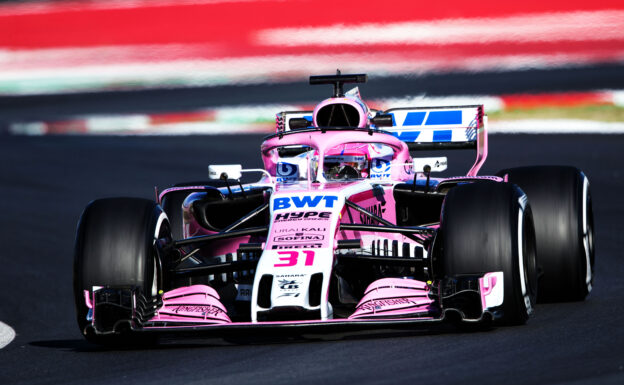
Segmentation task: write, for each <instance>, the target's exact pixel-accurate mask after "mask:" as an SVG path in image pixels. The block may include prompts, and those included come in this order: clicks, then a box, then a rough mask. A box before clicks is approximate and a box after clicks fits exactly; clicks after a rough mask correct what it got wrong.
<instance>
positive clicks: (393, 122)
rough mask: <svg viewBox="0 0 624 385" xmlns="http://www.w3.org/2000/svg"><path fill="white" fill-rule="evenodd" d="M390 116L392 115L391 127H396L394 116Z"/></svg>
mask: <svg viewBox="0 0 624 385" xmlns="http://www.w3.org/2000/svg"><path fill="white" fill-rule="evenodd" d="M390 115H392V125H393V126H394V127H396V120H395V119H394V114H390Z"/></svg>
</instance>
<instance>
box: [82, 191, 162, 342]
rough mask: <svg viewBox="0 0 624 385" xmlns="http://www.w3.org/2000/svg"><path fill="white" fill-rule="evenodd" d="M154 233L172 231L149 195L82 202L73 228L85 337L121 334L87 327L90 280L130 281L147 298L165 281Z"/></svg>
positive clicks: (102, 338) (119, 283)
mask: <svg viewBox="0 0 624 385" xmlns="http://www.w3.org/2000/svg"><path fill="white" fill-rule="evenodd" d="M157 239H169V240H170V239H171V235H170V229H169V224H168V221H167V217H166V215H165V214H164V213H163V211H162V209H161V208H160V206H158V205H157V204H156V203H154V202H153V201H150V200H147V199H139V198H108V199H100V200H96V201H93V202H91V203H90V204H89V205H88V206H87V207H86V208H85V210H84V212H83V213H82V216H81V218H80V221H79V223H78V229H77V234H76V245H75V254H74V296H75V301H76V314H77V319H78V327H79V328H80V331H81V332H82V333H83V335H84V336H85V338H87V340H89V341H91V342H95V343H100V344H117V343H118V342H119V336H118V335H116V334H105V335H98V334H94V333H92V330H91V331H90V328H89V327H88V326H89V325H90V321H89V320H88V319H87V314H88V312H89V309H88V307H87V305H86V303H85V295H84V292H85V291H88V292H89V295H90V296H91V295H92V289H93V287H94V286H96V287H97V286H100V287H132V288H136V290H138V291H139V293H140V294H141V295H142V296H143V297H142V298H144V299H145V301H146V303H148V304H150V303H154V302H155V301H156V299H157V297H158V295H159V290H160V289H161V288H162V281H163V277H162V268H161V266H162V264H161V261H160V260H159V258H158V255H157V253H156V252H155V247H154V245H155V242H156V240H157ZM148 310H149V309H148ZM120 321H121V320H120ZM128 341H129V340H128Z"/></svg>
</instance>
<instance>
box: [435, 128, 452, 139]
mask: <svg viewBox="0 0 624 385" xmlns="http://www.w3.org/2000/svg"><path fill="white" fill-rule="evenodd" d="M452 137H453V130H438V131H434V132H433V141H434V142H450V141H451V138H452Z"/></svg>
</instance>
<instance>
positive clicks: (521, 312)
mask: <svg viewBox="0 0 624 385" xmlns="http://www.w3.org/2000/svg"><path fill="white" fill-rule="evenodd" d="M440 235H441V238H442V240H441V254H442V255H441V258H442V260H441V265H442V268H443V273H444V275H445V276H447V277H453V276H459V275H468V274H470V275H472V274H474V275H482V274H484V273H487V272H495V271H502V272H503V274H504V301H503V305H502V316H501V318H500V319H499V320H498V323H501V324H507V325H518V324H524V323H525V322H526V321H527V320H528V318H529V316H530V315H531V313H532V312H533V306H534V304H535V297H536V295H537V273H536V268H535V266H536V265H535V238H534V230H533V219H532V215H531V207H530V206H529V205H528V203H527V201H526V195H525V194H524V193H523V192H522V191H521V190H520V189H518V188H517V187H516V186H513V185H511V184H507V183H494V182H477V183H472V184H466V185H460V186H457V187H454V188H452V189H451V190H450V191H449V192H448V194H447V195H446V198H445V200H444V205H443V208H442V217H441V223H440Z"/></svg>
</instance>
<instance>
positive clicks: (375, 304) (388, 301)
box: [358, 298, 417, 311]
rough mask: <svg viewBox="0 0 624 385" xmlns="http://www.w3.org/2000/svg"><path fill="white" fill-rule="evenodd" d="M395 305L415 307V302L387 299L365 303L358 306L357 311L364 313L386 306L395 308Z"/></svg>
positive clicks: (411, 300)
mask: <svg viewBox="0 0 624 385" xmlns="http://www.w3.org/2000/svg"><path fill="white" fill-rule="evenodd" d="M395 305H417V303H416V301H414V300H413V299H410V298H388V299H379V300H373V301H369V302H366V303H364V304H362V305H360V306H358V309H359V310H365V311H373V310H381V309H383V308H384V307H386V306H395Z"/></svg>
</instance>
